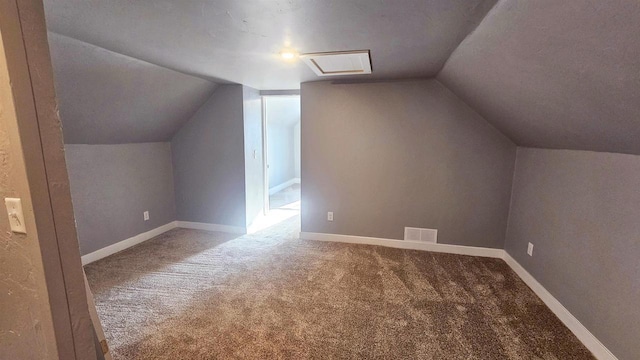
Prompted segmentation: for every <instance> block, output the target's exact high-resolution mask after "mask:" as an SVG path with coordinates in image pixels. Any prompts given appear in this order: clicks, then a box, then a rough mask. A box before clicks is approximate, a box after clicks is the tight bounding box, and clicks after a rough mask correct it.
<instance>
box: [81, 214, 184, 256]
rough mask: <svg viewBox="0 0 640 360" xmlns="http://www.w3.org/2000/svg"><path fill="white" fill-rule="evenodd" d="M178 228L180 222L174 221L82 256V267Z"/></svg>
mask: <svg viewBox="0 0 640 360" xmlns="http://www.w3.org/2000/svg"><path fill="white" fill-rule="evenodd" d="M176 227H178V222H177V221H172V222H170V223H168V224H164V225H162V226H158V227H157V228H155V229H152V230H149V231H147V232H143V233H142V234H138V235H136V236H133V237H130V238H128V239H124V240H122V241H120V242H117V243H115V244H112V245H109V246H107V247H104V248H102V249H100V250H96V251H94V252H92V253H89V254H87V255H82V258H81V259H82V265H83V266H84V265H87V264H90V263H92V262H94V261H98V260H100V259H102V258H105V257H107V256H109V255H113V254H115V253H117V252H120V251H122V250H125V249H128V248H130V247H132V246H134V245H138V244H140V243H141V242H143V241H146V240H149V239H151V238H153V237H155V236H158V235H160V234H162V233H165V232H167V231H169V230H171V229H175V228H176Z"/></svg>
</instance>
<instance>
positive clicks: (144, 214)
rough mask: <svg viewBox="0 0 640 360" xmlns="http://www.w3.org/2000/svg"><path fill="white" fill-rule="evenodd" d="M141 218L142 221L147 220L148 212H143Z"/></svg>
mask: <svg viewBox="0 0 640 360" xmlns="http://www.w3.org/2000/svg"><path fill="white" fill-rule="evenodd" d="M142 216H144V221H147V220H149V212H148V211H145V212H144V213H142Z"/></svg>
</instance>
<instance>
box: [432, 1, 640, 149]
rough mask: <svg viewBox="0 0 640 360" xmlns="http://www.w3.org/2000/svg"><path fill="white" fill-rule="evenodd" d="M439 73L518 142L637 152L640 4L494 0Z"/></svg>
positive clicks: (639, 133) (639, 137) (639, 131)
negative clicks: (494, 4)
mask: <svg viewBox="0 0 640 360" xmlns="http://www.w3.org/2000/svg"><path fill="white" fill-rule="evenodd" d="M438 79H439V80H440V81H441V82H443V83H444V84H445V85H446V86H448V87H449V88H450V89H451V90H452V91H454V92H455V93H456V94H457V95H458V96H460V97H461V98H462V99H463V100H464V101H465V102H467V103H468V104H469V105H471V106H472V107H474V108H475V109H476V110H477V111H478V112H479V113H480V114H481V115H483V117H484V118H485V119H486V120H487V121H489V122H490V123H492V124H493V125H494V126H495V127H496V128H498V129H499V130H501V131H502V132H504V133H505V134H506V135H507V136H509V137H510V138H511V139H512V140H513V141H514V142H515V143H517V144H518V145H521V146H531V147H542V148H560V149H578V150H593V151H606V152H622V153H631V154H640V2H638V0H607V1H602V0H570V1H569V0H566V1H565V0H563V1H558V0H536V1H526V0H503V1H500V2H499V3H498V4H497V5H496V6H495V8H494V9H493V10H491V12H490V13H489V14H488V16H487V17H486V19H485V20H484V21H483V22H482V23H481V24H480V25H479V26H478V28H477V29H476V30H475V31H474V32H473V33H472V34H471V35H470V36H469V37H467V38H466V39H465V41H464V42H463V43H462V44H461V45H460V47H459V48H458V49H457V50H456V51H455V52H454V53H453V55H452V56H451V58H450V59H449V61H448V62H447V64H446V66H445V67H444V69H443V70H442V72H441V73H440V74H439V76H438Z"/></svg>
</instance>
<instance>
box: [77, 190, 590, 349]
mask: <svg viewBox="0 0 640 360" xmlns="http://www.w3.org/2000/svg"><path fill="white" fill-rule="evenodd" d="M290 205H291V206H290V208H289V209H283V214H290V213H295V215H294V216H285V215H283V217H282V218H280V221H276V222H274V224H273V225H271V226H266V227H264V228H262V229H260V230H256V231H255V232H254V233H252V234H247V235H244V236H239V237H238V236H236V235H230V234H225V233H219V232H207V231H199V230H190V229H175V230H172V231H169V232H167V233H165V234H162V235H160V236H158V237H156V238H154V239H152V240H149V241H147V242H145V243H142V244H140V245H138V246H136V247H134V248H131V249H128V250H125V251H123V252H121V253H119V254H116V255H114V256H110V257H108V258H105V259H103V260H100V261H97V262H95V263H92V264H90V265H87V266H86V267H85V268H86V272H87V276H88V278H89V282H90V284H91V287H92V289H93V291H94V296H95V299H96V304H97V309H98V313H99V314H100V318H101V320H102V322H103V325H104V328H105V332H106V335H107V340H108V341H109V344H110V347H111V349H112V352H113V355H114V358H115V359H271V358H280V359H310V358H311V359H313V358H334V359H338V358H340V359H343V358H366V359H375V358H380V359H390V358H393V359H399V358H402V359H534V358H538V359H563V360H564V359H592V356H591V354H590V353H589V352H588V350H587V349H586V348H585V347H584V346H583V345H582V344H581V343H580V342H579V341H578V340H577V339H576V338H575V336H574V335H573V334H572V333H571V332H570V331H569V330H568V329H567V328H566V327H565V326H564V325H563V324H562V323H561V322H560V320H558V318H556V317H555V315H553V313H552V312H551V311H550V310H549V309H548V308H547V307H546V306H545V305H544V303H542V301H541V300H540V299H539V298H538V297H537V296H536V295H535V294H534V293H533V292H532V291H531V290H530V289H529V288H528V287H527V286H526V285H525V284H524V283H523V282H522V281H521V280H520V279H519V278H518V276H517V275H516V274H515V273H514V272H513V271H511V269H510V268H509V266H508V265H507V264H506V263H504V261H502V260H500V259H489V258H479V257H471V256H461V255H451V254H441V253H429V252H421V251H412V250H401V249H391V248H383V247H376V246H366V245H354V244H340V243H327V242H313V241H303V240H300V239H298V233H299V231H300V217H299V215H298V212H297V210H298V209H299V202H298V200H296V201H294V202H293V203H290ZM283 206H288V205H287V204H284V205H283ZM276 214H277V213H276Z"/></svg>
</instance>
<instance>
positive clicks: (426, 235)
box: [404, 227, 438, 244]
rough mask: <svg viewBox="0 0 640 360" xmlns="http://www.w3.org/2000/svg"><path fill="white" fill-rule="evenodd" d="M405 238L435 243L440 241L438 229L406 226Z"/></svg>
mask: <svg viewBox="0 0 640 360" xmlns="http://www.w3.org/2000/svg"><path fill="white" fill-rule="evenodd" d="M404 239H405V240H409V241H420V242H427V243H434V244H435V243H437V242H438V230H436V229H421V228H413V227H405V228H404Z"/></svg>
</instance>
